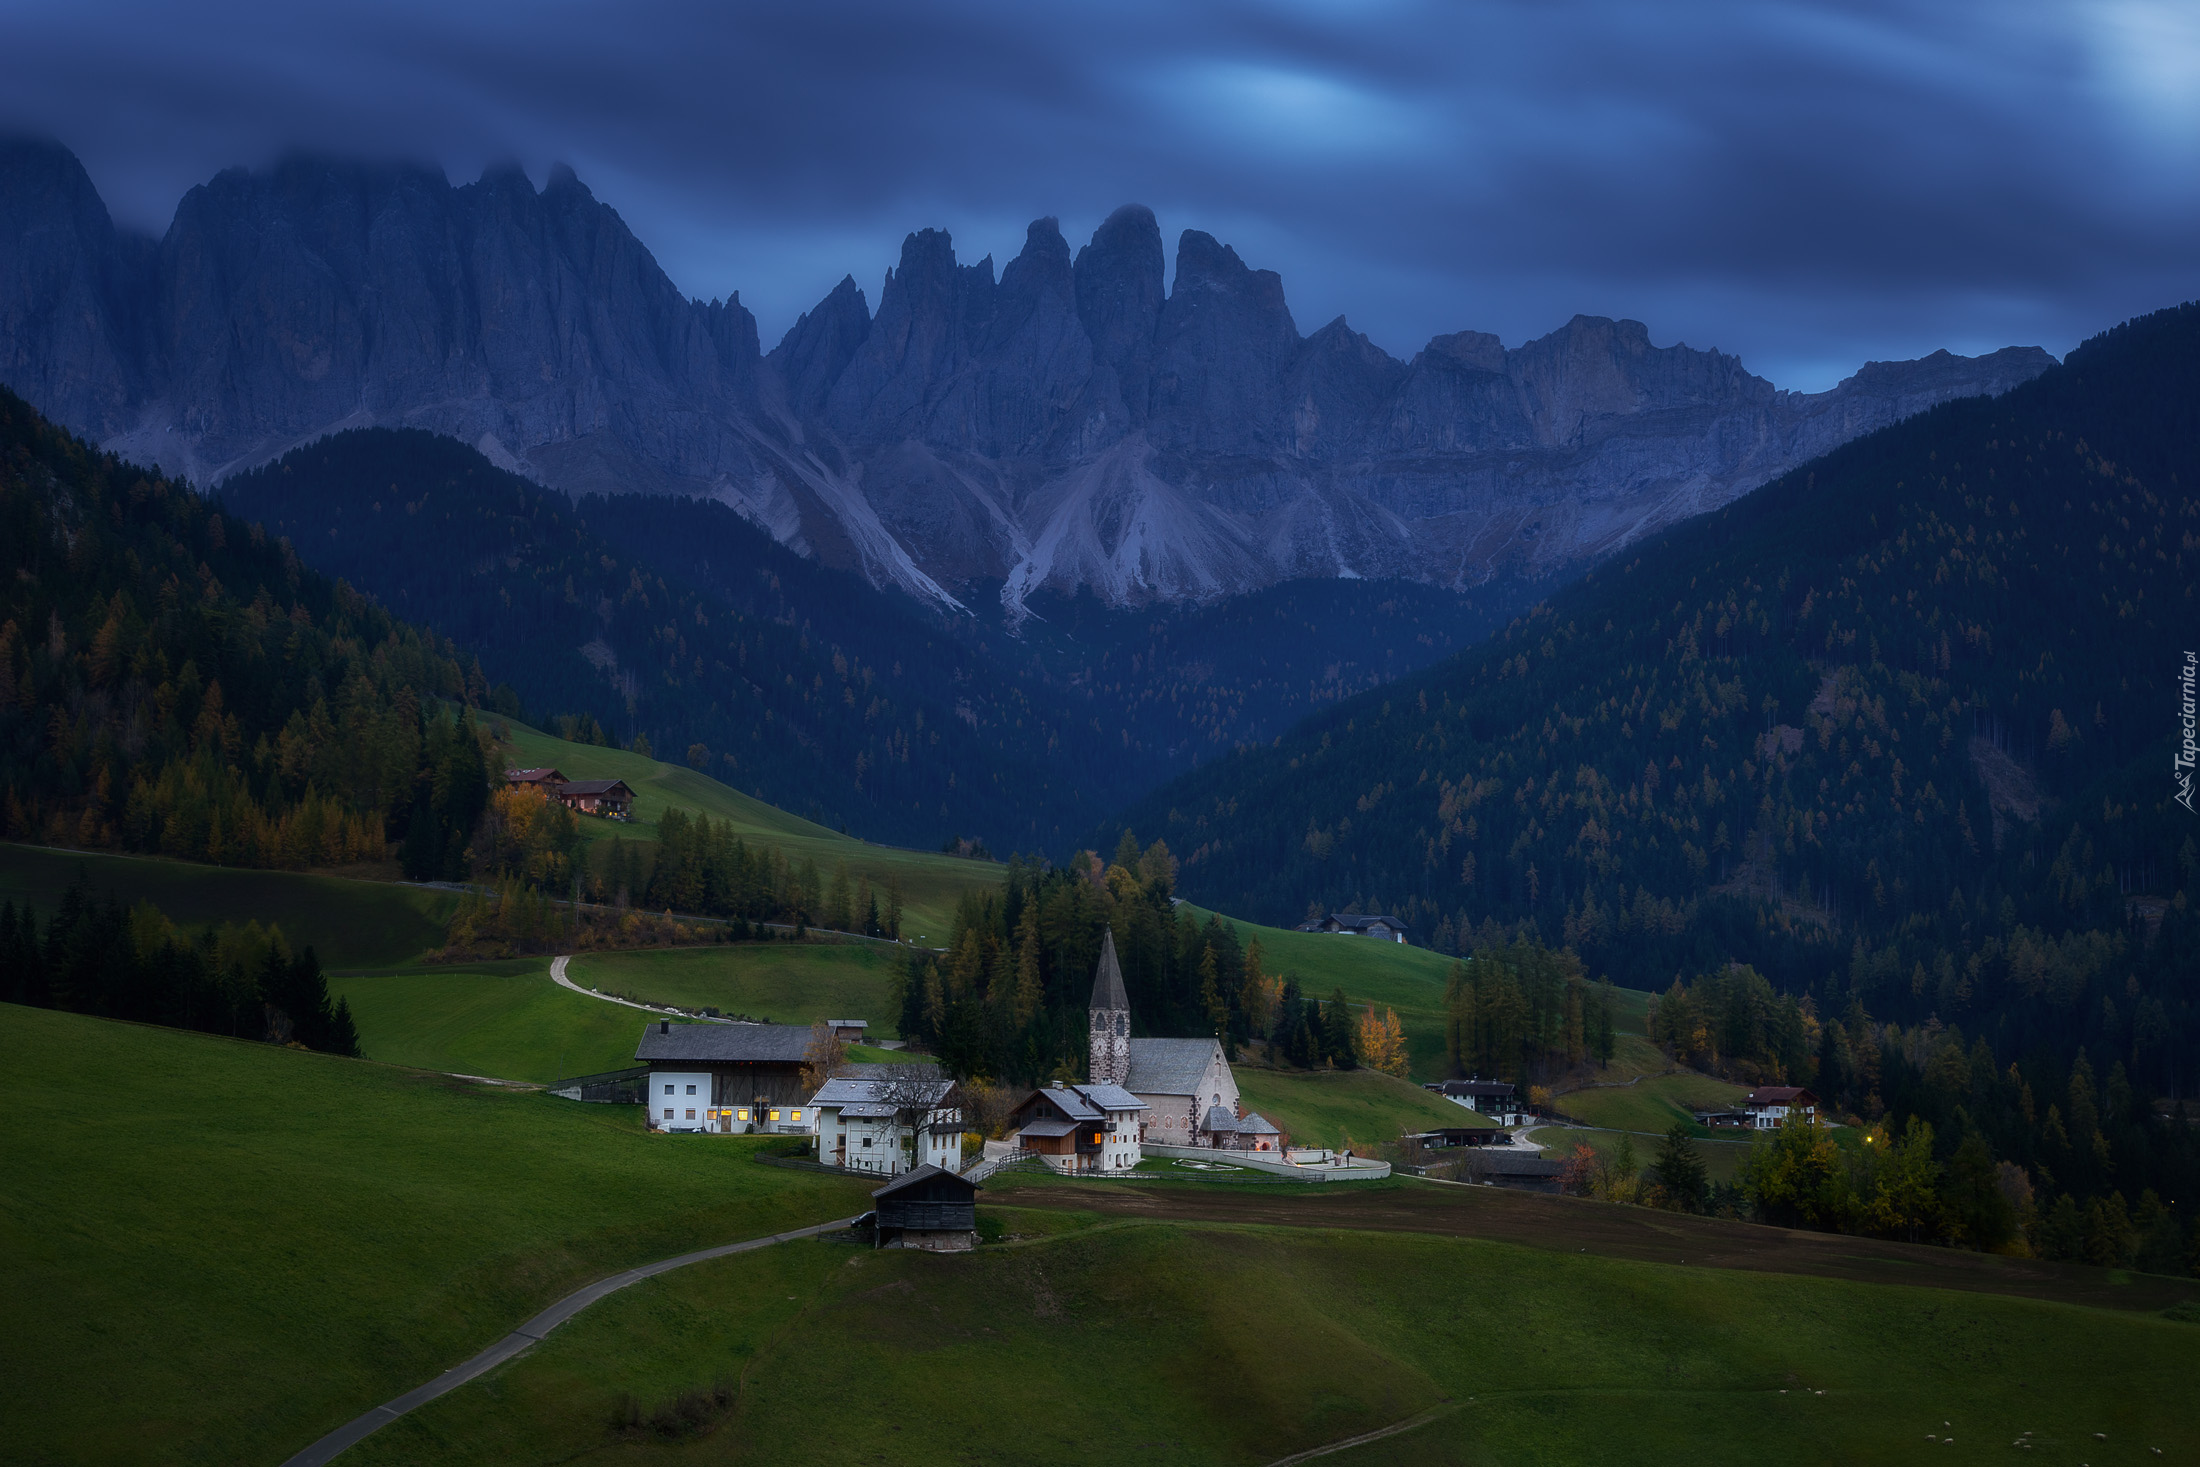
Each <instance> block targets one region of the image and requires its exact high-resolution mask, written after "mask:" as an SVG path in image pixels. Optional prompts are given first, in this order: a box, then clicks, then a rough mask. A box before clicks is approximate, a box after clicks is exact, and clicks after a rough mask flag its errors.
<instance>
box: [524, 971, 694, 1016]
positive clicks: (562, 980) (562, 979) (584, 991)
mask: <svg viewBox="0 0 2200 1467" xmlns="http://www.w3.org/2000/svg"><path fill="white" fill-rule="evenodd" d="M572 961H573V960H572V959H571V958H569V957H567V958H552V959H551V960H550V981H551V982H552V983H555V984H557V985H558V987H560V988H570V989H572V990H573V991H574V992H575V993H577V994H580V995H581V996H582V997H584V998H600V999H602V1000H603V1001H604V1002H605V1003H615V1004H622V1005H624V1006H625V1007H627V1008H630V1009H640V1010H641V1011H642V1012H643V1013H645V1014H678V1015H679V1016H680V1017H681V1018H683V1019H685V1018H688V1017H689V1015H688V1014H687V1012H686V1011H685V1010H682V1009H675V1008H661V1007H659V1006H658V1005H656V1004H651V1003H636V1002H635V1001H634V1000H633V999H631V998H613V997H612V996H611V995H610V994H608V993H598V992H597V991H596V990H595V989H593V988H583V987H581V986H580V985H579V984H578V983H575V982H574V981H573V980H572V979H570V978H568V977H566V976H565V965H566V964H567V963H570V962H572Z"/></svg>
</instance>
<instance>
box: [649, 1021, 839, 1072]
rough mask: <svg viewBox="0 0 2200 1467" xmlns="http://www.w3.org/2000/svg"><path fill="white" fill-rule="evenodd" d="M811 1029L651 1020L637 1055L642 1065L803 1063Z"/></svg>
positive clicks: (791, 1026)
mask: <svg viewBox="0 0 2200 1467" xmlns="http://www.w3.org/2000/svg"><path fill="white" fill-rule="evenodd" d="M809 1048H810V1031H809V1030H808V1029H806V1028H797V1027H796V1026H795V1025H793V1024H673V1025H671V1026H670V1027H669V1028H666V1027H660V1025H658V1024H655V1023H652V1024H651V1025H650V1026H649V1027H648V1028H646V1029H644V1030H643V1031H642V1042H641V1043H640V1044H638V1045H636V1046H635V1048H634V1058H635V1059H636V1060H638V1061H640V1062H641V1063H643V1064H665V1063H669V1062H678V1063H691V1064H721V1065H724V1064H801V1063H802V1059H803V1056H804V1055H806V1054H807V1053H808V1052H809Z"/></svg>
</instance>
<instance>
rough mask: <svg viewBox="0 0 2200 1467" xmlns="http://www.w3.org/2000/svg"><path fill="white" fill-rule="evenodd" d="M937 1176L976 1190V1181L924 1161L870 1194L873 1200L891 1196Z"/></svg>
mask: <svg viewBox="0 0 2200 1467" xmlns="http://www.w3.org/2000/svg"><path fill="white" fill-rule="evenodd" d="M939 1177H945V1178H947V1179H948V1180H949V1181H954V1182H961V1183H962V1184H963V1185H964V1186H966V1187H968V1188H969V1189H970V1190H971V1191H973V1192H975V1191H977V1190H978V1184H977V1183H976V1182H972V1181H967V1180H965V1179H964V1178H963V1177H960V1176H958V1175H956V1174H955V1173H954V1172H951V1171H949V1170H948V1169H947V1168H945V1167H939V1166H934V1165H932V1163H930V1162H926V1163H925V1164H924V1165H923V1166H920V1167H917V1168H915V1169H914V1170H911V1171H906V1172H903V1173H902V1174H901V1175H900V1176H898V1177H896V1178H894V1180H892V1181H891V1182H888V1183H887V1184H886V1185H885V1186H883V1187H881V1188H879V1189H878V1190H877V1191H876V1192H873V1193H872V1194H871V1196H872V1198H873V1199H874V1200H876V1199H877V1198H880V1197H891V1196H893V1195H894V1194H895V1193H896V1192H901V1191H906V1190H907V1189H908V1188H911V1187H914V1186H917V1185H918V1184H920V1183H923V1182H930V1181H932V1180H934V1179H935V1178H939Z"/></svg>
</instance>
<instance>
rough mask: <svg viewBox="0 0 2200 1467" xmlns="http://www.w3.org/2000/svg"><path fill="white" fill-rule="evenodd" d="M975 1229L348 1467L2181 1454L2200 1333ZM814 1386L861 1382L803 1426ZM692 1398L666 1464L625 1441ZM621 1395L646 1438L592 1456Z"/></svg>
mask: <svg viewBox="0 0 2200 1467" xmlns="http://www.w3.org/2000/svg"><path fill="white" fill-rule="evenodd" d="M1295 1190H1299V1189H1291V1188H1281V1189H1278V1188H1238V1189H1221V1188H1217V1189H1210V1193H1209V1194H1202V1195H1204V1196H1206V1197H1207V1200H1208V1201H1209V1202H1211V1203H1212V1205H1213V1206H1215V1207H1217V1208H1229V1207H1232V1206H1234V1205H1239V1204H1241V1203H1244V1202H1247V1201H1251V1200H1252V1199H1251V1198H1249V1197H1248V1195H1247V1194H1254V1193H1257V1194H1259V1199H1258V1200H1259V1202H1261V1203H1265V1204H1267V1205H1269V1206H1271V1207H1274V1206H1278V1205H1281V1204H1277V1203H1275V1201H1274V1199H1272V1198H1270V1197H1269V1195H1268V1194H1272V1193H1277V1192H1293V1191H1295ZM1307 1190H1320V1189H1307ZM1288 1200H1289V1199H1286V1203H1288ZM994 1216H996V1217H997V1218H999V1219H1000V1220H1001V1221H1002V1223H1003V1224H1004V1226H1003V1231H1004V1232H1005V1233H1010V1234H1016V1235H1020V1236H1024V1237H1027V1238H1030V1239H1031V1240H1032V1241H1029V1242H1027V1243H1024V1244H1020V1245H1017V1246H1010V1247H1002V1248H997V1249H989V1250H982V1251H981V1252H979V1253H977V1254H974V1255H967V1256H961V1257H930V1256H925V1255H912V1254H901V1253H872V1252H869V1251H866V1250H858V1249H853V1248H849V1247H846V1246H834V1245H831V1244H827V1243H821V1242H820V1243H804V1244H797V1245H792V1246H789V1247H785V1248H781V1249H775V1250H772V1251H771V1252H769V1253H765V1254H757V1255H750V1256H745V1257H740V1258H735V1259H728V1260H724V1261H721V1262H715V1263H711V1264H705V1265H700V1266H698V1267H697V1268H695V1269H693V1270H690V1271H686V1272H683V1273H681V1274H678V1275H674V1276H671V1277H667V1278H665V1279H660V1280H653V1281H651V1282H649V1283H647V1284H644V1285H641V1286H638V1287H637V1288H635V1289H633V1290H631V1291H629V1292H627V1293H624V1294H621V1295H619V1296H617V1297H616V1298H614V1299H612V1300H609V1301H607V1302H606V1303H604V1304H602V1305H600V1306H598V1307H597V1308H596V1309H595V1310H592V1311H590V1312H589V1313H588V1314H586V1315H583V1316H581V1317H580V1318H579V1319H576V1320H575V1321H573V1322H572V1323H571V1324H568V1325H566V1326H565V1327H564V1328H563V1329H561V1330H560V1331H559V1332H558V1333H556V1334H555V1335H553V1336H551V1337H550V1339H548V1340H547V1341H546V1342H544V1343H543V1344H542V1345H540V1346H538V1347H537V1348H536V1349H535V1350H534V1351H533V1352H532V1353H531V1354H529V1355H527V1356H525V1357H523V1358H521V1359H519V1360H517V1361H515V1362H513V1363H512V1364H511V1365H508V1366H506V1367H504V1368H503V1369H501V1370H499V1371H498V1372H496V1373H495V1374H494V1375H493V1376H491V1377H489V1378H488V1379H486V1380H484V1381H481V1382H477V1383H475V1384H473V1385H469V1386H467V1387H464V1388H462V1389H461V1390H459V1391H457V1392H454V1393H453V1394H451V1395H449V1396H447V1397H445V1398H443V1399H442V1400H440V1401H438V1402H435V1403H433V1404H432V1405H430V1406H428V1407H426V1408H425V1409H423V1410H422V1411H420V1412H417V1413H415V1414H414V1415H412V1416H409V1417H407V1418H405V1419H403V1420H401V1421H399V1422H397V1423H396V1424H394V1425H392V1426H390V1427H388V1428H386V1429H385V1430H384V1431H383V1432H382V1433H381V1434H380V1435H379V1436H377V1437H374V1438H372V1439H370V1440H369V1441H367V1442H366V1443H365V1444H363V1446H362V1447H361V1448H359V1449H358V1460H359V1462H360V1463H361V1464H362V1467H365V1464H371V1463H399V1462H402V1463H408V1464H410V1463H438V1464H443V1463H449V1464H460V1463H502V1462H515V1461H525V1462H548V1461H557V1462H578V1463H591V1462H609V1461H620V1462H630V1461H636V1460H647V1461H656V1460H667V1461H682V1462H757V1463H766V1462H769V1463H789V1464H800V1463H812V1462H816V1463H838V1462H865V1461H872V1460H879V1461H891V1462H894V1463H908V1464H924V1463H933V1462H938V1463H949V1462H953V1463H964V1462H982V1463H1021V1462H1048V1463H1060V1464H1077V1463H1096V1464H1097V1463H1118V1462H1123V1461H1126V1460H1134V1459H1135V1460H1138V1461H1141V1462H1146V1463H1152V1464H1155V1467H1167V1464H1174V1463H1184V1464H1195V1463H1196V1464H1212V1463H1225V1464H1247V1467H1251V1464H1259V1463H1267V1462H1272V1461H1274V1460H1275V1459H1277V1458H1278V1457H1281V1456H1284V1455H1285V1454H1287V1453H1291V1452H1294V1451H1299V1450H1304V1449H1306V1448H1309V1447H1312V1446H1316V1445H1319V1444H1322V1443H1326V1442H1331V1441H1335V1440H1338V1439H1340V1438H1343V1437H1346V1436H1350V1435H1353V1434H1356V1433H1359V1432H1363V1431H1367V1430H1370V1429H1372V1428H1375V1427H1379V1426H1382V1425H1385V1424H1388V1423H1390V1422H1394V1421H1398V1420H1401V1419H1404V1418H1408V1417H1411V1416H1414V1415H1415V1414H1417V1413H1420V1412H1422V1411H1425V1410H1429V1409H1431V1408H1436V1407H1441V1406H1445V1405H1452V1406H1454V1407H1456V1409H1454V1410H1452V1411H1451V1412H1450V1413H1449V1414H1445V1415H1442V1416H1439V1417H1438V1418H1437V1419H1436V1420H1434V1421H1433V1422H1432V1423H1431V1424H1429V1425H1427V1426H1425V1427H1423V1428H1421V1429H1420V1430H1418V1431H1416V1432H1414V1433H1411V1434H1408V1435H1404V1436H1400V1437H1395V1438H1392V1439H1389V1440H1387V1441H1385V1442H1383V1443H1381V1444H1379V1445H1377V1446H1374V1447H1371V1448H1367V1449H1362V1450H1361V1451H1359V1452H1356V1453H1347V1454H1342V1455H1340V1456H1339V1457H1338V1458H1337V1460H1338V1461H1340V1462H1347V1463H1350V1462H1366V1463H1373V1462H1396V1461H1411V1462H1429V1463H1438V1462H1442V1463H1463V1462H1470V1461H1471V1462H1494V1463H1565V1462H1581V1461H1598V1462H1612V1463H1621V1464H1625V1463H1646V1464H1647V1463H1659V1464H1662V1463H1667V1462H1671V1461H1674V1460H1676V1459H1679V1458H1682V1457H1684V1456H1685V1457H1686V1458H1687V1459H1688V1460H1690V1461H1694V1462H1702V1463H1705V1464H1725V1463H1734V1464H1757V1463H1763V1462H1775V1461H1776V1462H1794V1463H1799V1464H1829V1467H1830V1464H1844V1467H1845V1464H1849V1463H1854V1462H1874V1463H1885V1462H1906V1461H1923V1462H1932V1463H1945V1462H1955V1461H1959V1460H1963V1461H1969V1460H1977V1459H1979V1458H1980V1457H1981V1456H1982V1455H1983V1454H1987V1453H1990V1452H1991V1453H1995V1454H2006V1453H2007V1452H2008V1451H2009V1450H2010V1448H2009V1447H2008V1445H2007V1444H2008V1443H2009V1442H2011V1441H2012V1440H2014V1439H2015V1438H2016V1437H2017V1435H2018V1434H2019V1433H2020V1432H2027V1431H2028V1432H2031V1433H2032V1434H2033V1440H2035V1441H2038V1442H2039V1443H2040V1444H2041V1446H2042V1447H2043V1448H2046V1449H2047V1451H2045V1452H2043V1453H2042V1456H2043V1459H2049V1458H2051V1459H2052V1460H2056V1461H2063V1460H2069V1461H2078V1460H2084V1461H2087V1462H2091V1463H2095V1464H2106V1463H2111V1462H2114V1463H2124V1462H2134V1463H2135V1462H2156V1461H2161V1460H2173V1461H2174V1460H2179V1459H2180V1458H2182V1459H2186V1460H2189V1459H2191V1458H2192V1456H2193V1455H2194V1454H2195V1453H2196V1452H2200V1421H2196V1420H2195V1418H2194V1417H2193V1416H2192V1414H2191V1413H2190V1412H2188V1411H2186V1410H2185V1409H2184V1408H2183V1407H2182V1406H2181V1405H2180V1404H2179V1402H2180V1401H2182V1400H2183V1399H2184V1398H2185V1396H2186V1394H2187V1388H2188V1383H2189V1381H2190V1379H2191V1375H2192V1372H2193V1371H2194V1370H2195V1369H2200V1329H2196V1328H2195V1327H2193V1326H2191V1325H2186V1324H2178V1323H2174V1322H2170V1321H2166V1320H2161V1319H2157V1318H2153V1317H2149V1316H2144V1315H2132V1314H2118V1313H2113V1312H2110V1311H2107V1310H2100V1309H2091V1308H2084V1307H2077V1306H2071V1305H2061V1304H2050V1303H2040V1302H2035V1301H2031V1300H2022V1299H2012V1298H2006V1297H1996V1296H1993V1295H1985V1294H1958V1293H1950V1292H1945V1291H1940V1290H1934V1289H1926V1288H1901V1287H1892V1286H1886V1285H1875V1284H1860V1283H1851V1282H1846V1281H1840V1280H1829V1279H1817V1278H1801V1277H1794V1276H1783V1275H1776V1274H1752V1273H1741V1272H1730V1271H1723V1270H1717V1269H1708V1268H1700V1267H1697V1268H1689V1267H1675V1266H1668V1265H1661V1264H1646V1263H1639V1262H1633V1261H1628V1260H1623V1259H1615V1258H1608V1257H1599V1256H1595V1255H1592V1254H1573V1253H1561V1252H1557V1251H1554V1250H1548V1249H1535V1248H1528V1247H1521V1246H1516V1245H1510V1244H1505V1243H1497V1242H1489V1241H1483V1240H1475V1239H1471V1238H1469V1239H1462V1238H1449V1237H1433V1236H1419V1235H1407V1234H1397V1233H1350V1232H1319V1231H1308V1230H1302V1229H1297V1228H1248V1227H1241V1226H1233V1225H1181V1224H1170V1223H1155V1222H1131V1223H1122V1224H1117V1225H1114V1226H1101V1227H1082V1228H1071V1229H1068V1230H1064V1229H1063V1228H1062V1220H1061V1219H1060V1218H1058V1217H1056V1218H1050V1219H1046V1220H1044V1221H1042V1222H1037V1223H1036V1224H1035V1225H1033V1226H1026V1225H1025V1223H1024V1219H1025V1218H1026V1217H1028V1216H1029V1214H1025V1213H1022V1212H1021V1211H1020V1210H1019V1209H1012V1208H1003V1209H998V1210H994ZM825 1362H829V1363H830V1370H831V1378H832V1379H835V1380H839V1381H845V1382H859V1383H860V1385H861V1388H860V1389H850V1390H840V1391H835V1392H834V1393H833V1395H832V1402H831V1408H830V1409H810V1403H814V1402H815V1401H816V1400H817V1399H818V1398H817V1395H816V1389H817V1385H818V1381H819V1371H820V1369H821V1368H823V1365H824V1363H825ZM1096 1362H1105V1370H1104V1373H1103V1374H1102V1375H1101V1376H1096V1375H1095V1374H1094V1371H1095V1369H1096ZM713 1387H722V1388H723V1396H722V1399H721V1401H720V1402H717V1403H707V1404H705V1406H704V1409H703V1410H702V1411H701V1412H699V1413H698V1415H699V1416H700V1418H701V1420H700V1421H699V1426H700V1428H701V1429H700V1430H698V1431H696V1432H694V1433H692V1434H690V1435H688V1436H686V1437H685V1439H684V1440H667V1439H665V1437H664V1436H661V1435H660V1434H658V1433H656V1432H653V1431H652V1430H651V1429H650V1428H649V1427H648V1426H647V1424H646V1421H647V1418H648V1417H649V1416H650V1415H651V1414H652V1413H653V1412H655V1411H658V1410H660V1409H661V1408H663V1407H665V1406H667V1405H669V1404H670V1403H671V1402H672V1401H674V1400H675V1398H677V1397H678V1396H680V1395H681V1394H683V1393H686V1392H701V1391H708V1390H710V1389H711V1388H713ZM1821 1391H1823V1392H1824V1394H1823V1395H1821V1394H1819V1392H1821ZM1783 1392H1784V1394H1783ZM628 1398H631V1400H632V1401H633V1402H634V1403H635V1405H636V1407H637V1408H638V1413H639V1414H640V1415H641V1416H642V1417H643V1418H644V1422H645V1424H644V1425H643V1426H642V1427H641V1428H640V1429H639V1430H633V1431H628V1432H621V1431H619V1430H618V1429H617V1428H615V1426H614V1425H613V1423H614V1420H615V1418H616V1417H617V1416H618V1415H619V1414H620V1412H621V1407H622V1402H623V1401H624V1400H626V1399H628ZM1944 1423H1948V1424H1944ZM2096 1431H2099V1432H2105V1433H2106V1434H2107V1437H2108V1440H2107V1442H2106V1443H2105V1444H2104V1443H2102V1442H2099V1441H2096V1440H2095V1439H2094V1437H2093V1433H2094V1432H2096ZM1928 1434H1930V1435H1932V1436H1935V1437H1945V1436H1952V1437H1954V1438H1955V1439H1956V1441H1957V1443H1958V1445H1957V1446H1955V1447H1953V1448H1949V1447H1943V1446H1941V1445H1939V1444H1938V1443H1937V1442H1928V1441H1927V1440H1926V1438H1927V1436H1928ZM2150 1448H2155V1449H2159V1450H2161V1451H2162V1452H2163V1453H2164V1454H2165V1456H2163V1457H2156V1456H2154V1455H2152V1453H2151V1452H2150V1450H2149V1449H2150Z"/></svg>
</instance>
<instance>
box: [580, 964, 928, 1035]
mask: <svg viewBox="0 0 2200 1467" xmlns="http://www.w3.org/2000/svg"><path fill="white" fill-rule="evenodd" d="M900 961H901V955H900V954H899V953H897V952H895V951H894V950H893V949H892V948H888V947H882V946H878V945H875V944H872V943H862V942H846V943H822V942H821V943H783V942H748V943H730V944H728V945H726V946H724V947H691V948H669V949H657V950H648V951H639V952H592V953H582V954H580V955H579V956H577V957H575V958H574V959H573V961H572V963H571V964H570V965H569V966H568V967H567V969H566V976H567V977H568V978H571V979H572V980H573V981H574V982H575V983H578V984H580V985H581V986H582V987H583V988H599V989H602V990H603V991H604V992H606V993H618V994H622V995H624V996H626V997H629V998H637V999H640V1000H641V1001H642V1002H644V1003H662V1004H672V1005H675V1006H677V1007H679V1008H685V1009H701V1008H706V1007H707V1008H715V1009H717V1010H719V1011H720V1012H721V1013H727V1014H746V1015H747V1016H748V1017H750V1018H752V1019H769V1020H771V1021H772V1022H773V1023H775V1024H810V1023H815V1022H816V1021H817V1020H819V1019H866V1020H868V1021H869V1022H870V1025H871V1033H872V1034H874V1035H876V1036H878V1037H880V1038H884V1039H892V1038H894V1037H895V1036H896V1035H898V1034H899V1033H900V1032H901V1031H900V1028H899V1027H898V1025H899V1021H900V1018H901V1015H900V1014H899V1013H898V1012H893V1011H892V1010H893V998H892V995H891V992H890V984H891V980H892V976H893V972H894V966H895V964H896V963H898V962H900ZM570 996H571V995H568V997H570Z"/></svg>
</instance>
